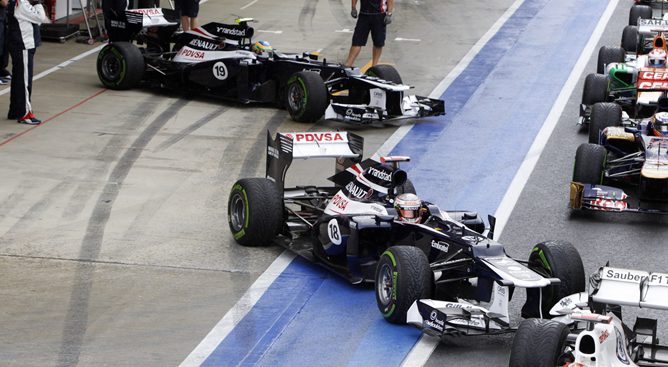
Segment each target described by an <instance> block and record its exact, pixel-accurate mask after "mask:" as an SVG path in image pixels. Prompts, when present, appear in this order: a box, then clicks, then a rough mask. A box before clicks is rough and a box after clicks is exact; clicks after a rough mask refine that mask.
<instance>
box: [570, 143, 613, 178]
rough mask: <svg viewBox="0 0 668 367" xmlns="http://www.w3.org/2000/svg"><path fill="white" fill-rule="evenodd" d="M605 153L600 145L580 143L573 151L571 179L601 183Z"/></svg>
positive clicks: (606, 153)
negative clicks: (573, 162) (573, 161)
mask: <svg viewBox="0 0 668 367" xmlns="http://www.w3.org/2000/svg"><path fill="white" fill-rule="evenodd" d="M607 155H608V152H607V150H605V148H604V147H603V146H601V145H598V144H588V143H585V144H581V145H580V146H579V147H578V150H577V151H576V152H575V165H574V166H573V181H574V182H580V183H583V184H591V185H600V184H601V183H603V169H604V168H605V161H606V159H607Z"/></svg>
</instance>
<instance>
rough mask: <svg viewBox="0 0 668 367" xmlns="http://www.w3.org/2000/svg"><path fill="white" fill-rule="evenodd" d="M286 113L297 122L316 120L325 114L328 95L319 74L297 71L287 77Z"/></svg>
mask: <svg viewBox="0 0 668 367" xmlns="http://www.w3.org/2000/svg"><path fill="white" fill-rule="evenodd" d="M285 96H286V103H285V106H286V107H287V109H288V113H290V116H291V117H292V119H293V120H295V121H297V122H316V121H318V120H319V119H320V118H321V117H322V115H324V114H325V110H326V109H327V105H328V104H329V95H328V92H327V87H326V86H325V82H323V80H322V78H321V77H320V74H318V73H315V72H312V71H299V72H296V73H294V74H293V75H292V76H291V77H290V79H288V84H287V89H286V94H285Z"/></svg>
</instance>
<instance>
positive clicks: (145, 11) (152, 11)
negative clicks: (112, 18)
mask: <svg viewBox="0 0 668 367" xmlns="http://www.w3.org/2000/svg"><path fill="white" fill-rule="evenodd" d="M128 11H131V12H133V13H139V14H146V15H151V16H152V15H162V9H160V8H146V9H129V10H128Z"/></svg>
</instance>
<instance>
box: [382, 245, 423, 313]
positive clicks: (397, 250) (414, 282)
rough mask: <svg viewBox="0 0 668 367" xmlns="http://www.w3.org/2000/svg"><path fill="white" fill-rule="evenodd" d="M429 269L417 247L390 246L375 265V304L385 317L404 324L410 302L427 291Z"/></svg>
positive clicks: (421, 296) (419, 297)
mask: <svg viewBox="0 0 668 367" xmlns="http://www.w3.org/2000/svg"><path fill="white" fill-rule="evenodd" d="M432 278H433V276H432V272H431V269H430V268H429V260H427V255H425V253H424V252H423V251H422V250H420V249H419V248H417V247H413V246H393V247H390V248H389V249H387V250H386V251H385V252H383V254H382V255H381V256H380V260H378V265H377V266H376V283H375V289H376V303H377V304H378V309H379V310H380V312H381V313H382V314H383V317H385V320H387V321H389V322H391V323H393V324H404V323H406V312H408V309H409V308H410V307H411V305H412V304H413V302H415V301H417V300H418V299H421V298H427V297H429V295H430V294H431V283H432Z"/></svg>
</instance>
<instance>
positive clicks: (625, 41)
mask: <svg viewBox="0 0 668 367" xmlns="http://www.w3.org/2000/svg"><path fill="white" fill-rule="evenodd" d="M639 41H640V39H639V36H638V27H636V26H634V25H627V26H626V27H624V31H623V32H622V48H623V49H624V50H626V52H638V43H639Z"/></svg>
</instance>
